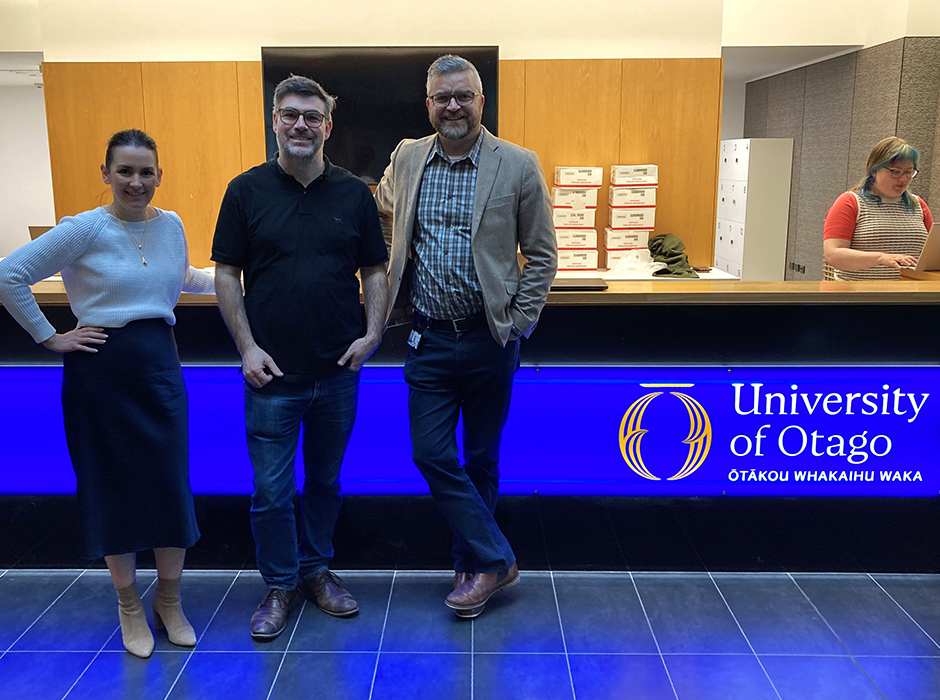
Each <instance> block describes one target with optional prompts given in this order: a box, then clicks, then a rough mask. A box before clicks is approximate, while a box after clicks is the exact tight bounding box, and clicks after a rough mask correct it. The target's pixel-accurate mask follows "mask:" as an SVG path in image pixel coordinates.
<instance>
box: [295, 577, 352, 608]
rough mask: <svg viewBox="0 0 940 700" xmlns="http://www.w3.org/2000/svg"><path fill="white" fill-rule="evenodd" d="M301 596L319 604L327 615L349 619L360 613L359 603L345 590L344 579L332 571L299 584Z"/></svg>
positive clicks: (298, 588)
mask: <svg viewBox="0 0 940 700" xmlns="http://www.w3.org/2000/svg"><path fill="white" fill-rule="evenodd" d="M297 592H298V593H300V595H301V596H303V597H304V598H306V599H307V600H310V601H312V602H314V603H316V604H317V607H318V608H320V610H322V611H323V612H325V613H326V614H327V615H333V616H334V617H349V616H350V615H355V614H356V613H357V612H359V603H357V602H356V599H355V598H353V597H352V595H351V594H350V592H349V591H347V590H346V589H345V588H343V579H341V578H340V577H339V576H337V575H336V574H334V573H333V572H332V571H324V572H323V573H322V574H320V575H319V576H317V577H316V578H313V579H304V580H303V581H301V582H300V583H298V584H297Z"/></svg>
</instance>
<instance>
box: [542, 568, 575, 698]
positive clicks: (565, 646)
mask: <svg viewBox="0 0 940 700" xmlns="http://www.w3.org/2000/svg"><path fill="white" fill-rule="evenodd" d="M548 575H549V576H550V577H551V581H552V595H553V596H554V597H555V613H556V614H557V615H558V629H559V630H560V631H561V647H562V649H564V651H565V666H567V667H568V682H570V683H571V697H572V698H573V700H578V694H577V693H575V691H574V676H573V675H571V660H570V659H569V658H568V642H567V641H566V640H565V625H564V623H563V622H562V621H561V606H559V605H558V590H557V589H556V588H555V574H554V572H551V571H549V572H548Z"/></svg>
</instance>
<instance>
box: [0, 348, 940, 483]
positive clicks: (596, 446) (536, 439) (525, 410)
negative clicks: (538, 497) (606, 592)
mask: <svg viewBox="0 0 940 700" xmlns="http://www.w3.org/2000/svg"><path fill="white" fill-rule="evenodd" d="M184 373H185V377H186V384H187V387H188V390H189V399H190V424H191V428H190V442H191V462H192V469H191V479H192V485H193V490H194V491H195V492H196V493H202V494H244V493H250V492H251V488H252V485H251V477H252V470H251V465H250V464H249V462H248V457H247V450H246V446H245V433H244V430H245V428H244V425H245V424H244V388H243V384H242V380H241V377H240V375H239V374H238V372H237V370H236V369H235V368H232V367H186V368H185V369H184ZM60 382H61V369H59V368H49V367H0V387H2V394H3V396H4V401H3V404H2V405H0V426H2V448H0V449H2V454H0V459H2V462H0V474H2V481H0V493H8V494H10V493H20V494H48V493H70V492H73V491H74V489H75V479H74V476H73V474H72V469H71V466H70V463H69V459H68V452H67V450H66V447H65V438H64V435H63V430H62V411H61V406H60V403H59V390H60ZM938 396H940V369H938V368H933V367H927V368H925V367H919V368H909V367H903V368H902V367H898V368H832V367H827V368H806V367H794V368H780V367H775V368H763V367H754V368H746V369H733V370H729V369H718V368H696V367H685V368H679V369H664V368H650V367H644V368H635V369H627V368H615V367H592V368H570V367H543V368H538V369H536V368H531V367H526V368H523V369H521V370H520V372H519V374H518V376H517V379H516V384H515V389H514V392H513V402H512V410H511V412H510V417H509V422H508V424H507V426H506V432H505V436H504V439H503V444H502V456H501V472H502V484H503V487H502V492H503V493H506V494H525V493H532V492H533V491H538V492H539V493H542V494H585V495H587V494H592V495H594V494H598V495H599V494H603V495H650V496H714V495H720V494H727V495H739V496H936V495H937V494H938V491H940V475H938V467H937V463H938V455H940V405H938ZM88 400H89V401H94V400H95V399H94V397H89V399H88ZM406 402H407V387H406V386H405V384H404V382H403V380H402V370H401V368H400V367H367V368H366V369H365V370H364V371H363V381H362V389H361V397H360V402H359V414H358V419H357V422H356V428H355V431H354V433H353V438H352V443H351V445H350V447H349V451H348V453H347V457H346V462H345V464H344V467H343V486H344V491H345V492H346V493H349V494H353V493H372V494H391V493H426V492H427V488H426V486H425V484H424V481H423V480H422V479H421V476H420V475H419V474H418V472H417V470H416V469H415V467H414V465H413V463H412V462H411V446H410V441H409V437H408V417H407V407H406ZM301 461H302V460H301V459H298V463H299V464H300V463H301ZM298 471H299V472H302V469H298Z"/></svg>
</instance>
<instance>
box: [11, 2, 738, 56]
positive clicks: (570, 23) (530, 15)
mask: <svg viewBox="0 0 940 700" xmlns="http://www.w3.org/2000/svg"><path fill="white" fill-rule="evenodd" d="M448 12H449V13H452V15H451V16H446V13H448ZM39 20H40V24H41V26H42V35H43V47H42V50H43V51H44V52H45V58H46V60H47V61H115V60H120V61H257V60H259V59H260V51H259V47H261V46H310V45H312V44H320V45H326V46H388V45H390V44H397V45H405V46H407V45H419V46H420V45H425V46H427V45H447V44H451V45H454V44H456V45H464V46H465V45H473V44H480V45H493V44H497V45H499V46H500V49H501V57H502V58H505V59H538V58H633V57H653V58H660V57H663V58H669V57H717V56H719V55H720V52H721V23H722V0H660V1H659V2H656V3H625V2H622V0H595V1H594V2H593V3H591V5H590V6H589V8H588V9H585V8H582V7H580V6H578V7H573V6H572V5H571V4H570V3H569V2H565V1H563V0H516V1H515V2H505V1H504V0H477V2H474V3H473V4H472V6H470V5H468V6H466V8H464V9H463V11H462V10H461V9H454V8H449V9H447V10H443V11H442V10H440V9H439V8H437V7H436V6H432V5H431V4H430V3H428V2H427V1H426V0H393V1H392V2H389V1H388V0H359V2H355V3H348V4H344V5H343V6H342V8H341V11H339V6H335V7H334V6H330V5H319V6H318V5H316V4H313V5H310V4H307V5H299V6H298V5H291V4H288V5H283V6H277V5H266V4H264V3H262V2H259V0H226V1H224V2H223V1H222V0H161V2H160V3H159V11H157V12H155V11H154V6H153V5H151V4H147V3H132V2H113V1H108V0H86V1H84V2H75V0H41V2H39ZM115 27H125V28H131V27H134V28H139V29H138V30H134V31H130V30H128V31H116V30H115ZM2 49H3V47H2V46H0V50H2Z"/></svg>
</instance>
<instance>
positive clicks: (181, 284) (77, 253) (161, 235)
mask: <svg viewBox="0 0 940 700" xmlns="http://www.w3.org/2000/svg"><path fill="white" fill-rule="evenodd" d="M125 224H126V226H127V228H128V229H129V231H130V233H131V234H133V236H134V237H136V239H137V241H139V240H140V239H141V236H142V234H143V231H144V222H142V221H141V222H131V221H128V222H125ZM141 252H142V253H143V255H144V257H145V258H146V260H147V265H146V266H144V265H143V264H142V263H141V260H140V253H141ZM60 270H61V271H62V281H63V282H64V284H65V291H66V292H67V293H68V297H69V305H70V306H71V307H72V313H73V314H75V317H76V318H77V319H78V324H79V325H80V326H101V327H104V328H121V327H123V326H125V325H127V324H128V323H130V322H131V321H136V320H140V319H145V318H163V319H165V320H166V322H167V323H168V324H170V325H171V326H172V325H173V324H175V323H176V316H175V315H174V314H173V307H175V306H176V303H177V301H179V296H180V292H181V291H187V292H194V293H197V294H211V293H212V292H213V290H214V287H215V281H214V279H213V277H212V275H209V274H207V273H205V272H203V271H201V270H196V269H195V268H193V267H191V266H190V265H189V249H188V246H187V244H186V236H185V233H184V231H183V222H182V221H180V218H179V217H178V216H177V215H176V214H175V213H174V212H171V211H163V210H161V209H157V216H156V217H155V218H153V219H150V220H149V221H148V222H147V236H146V240H145V241H144V243H143V250H142V251H138V250H137V243H136V242H135V241H134V240H132V237H131V236H130V235H129V234H128V232H127V231H125V230H124V227H123V226H122V225H121V222H120V221H119V220H118V219H116V218H115V217H114V216H112V215H111V214H109V213H108V212H107V211H106V210H105V209H104V208H103V207H99V208H97V209H93V210H91V211H86V212H83V213H81V214H78V215H77V216H66V217H64V218H63V219H62V221H60V222H59V225H58V226H56V227H54V228H52V229H50V230H49V231H47V232H46V233H44V234H43V235H41V236H40V237H39V238H37V239H36V240H34V241H32V242H30V243H27V244H26V245H24V246H23V247H22V248H19V249H17V250H15V251H14V252H13V253H11V254H10V255H9V256H7V257H6V258H4V259H3V260H0V303H2V304H3V306H5V307H6V308H7V310H8V311H9V312H10V313H11V314H12V315H13V318H15V319H16V320H17V322H18V323H19V324H20V325H21V326H23V328H24V329H26V331H27V332H29V334H30V335H31V336H32V337H33V340H35V341H36V342H37V343H41V342H42V341H44V340H47V339H49V338H51V337H52V335H53V334H54V333H55V332H56V329H55V328H54V327H53V326H52V324H50V323H49V321H48V320H47V319H46V317H45V316H44V315H43V313H42V311H41V310H40V308H39V305H38V304H37V303H36V300H35V298H34V297H33V294H32V292H31V291H30V289H29V285H31V284H35V283H36V282H38V281H40V280H42V279H45V278H46V277H49V276H50V275H54V274H56V273H57V272H59V271H60Z"/></svg>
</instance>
